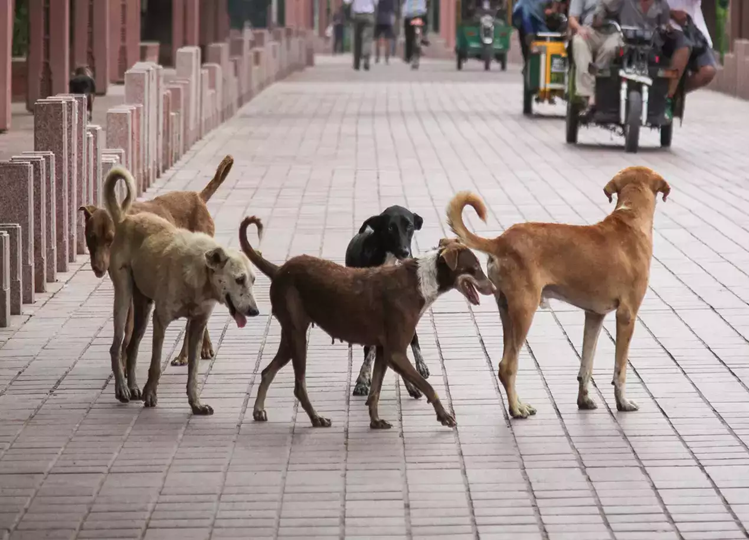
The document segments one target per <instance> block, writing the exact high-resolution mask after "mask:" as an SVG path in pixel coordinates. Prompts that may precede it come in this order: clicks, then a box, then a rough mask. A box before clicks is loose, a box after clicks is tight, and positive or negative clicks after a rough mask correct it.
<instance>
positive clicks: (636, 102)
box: [624, 90, 642, 154]
mask: <svg viewBox="0 0 749 540" xmlns="http://www.w3.org/2000/svg"><path fill="white" fill-rule="evenodd" d="M627 109H628V110H627V124H626V125H625V126H624V151H625V152H627V153H628V154H636V153H637V150H638V149H639V146H640V123H641V122H642V94H640V92H639V90H632V91H630V93H629V96H627Z"/></svg>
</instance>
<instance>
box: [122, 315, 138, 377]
mask: <svg viewBox="0 0 749 540" xmlns="http://www.w3.org/2000/svg"><path fill="white" fill-rule="evenodd" d="M134 317H135V309H134V308H133V304H132V303H131V304H130V307H129V308H128V310H127V323H126V324H125V339H123V340H122V351H121V352H120V362H121V363H122V369H123V370H125V378H127V377H128V376H129V375H128V373H127V347H128V345H129V344H130V339H132V336H133V325H134V324H135V322H134Z"/></svg>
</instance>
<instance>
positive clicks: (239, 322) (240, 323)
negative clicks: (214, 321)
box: [234, 312, 247, 328]
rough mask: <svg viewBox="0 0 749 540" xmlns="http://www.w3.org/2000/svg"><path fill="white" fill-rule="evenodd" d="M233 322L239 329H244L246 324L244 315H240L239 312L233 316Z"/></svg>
mask: <svg viewBox="0 0 749 540" xmlns="http://www.w3.org/2000/svg"><path fill="white" fill-rule="evenodd" d="M234 322H236V323H237V326H238V327H239V328H244V325H245V324H247V317H245V316H244V315H242V314H241V313H239V312H236V313H235V314H234Z"/></svg>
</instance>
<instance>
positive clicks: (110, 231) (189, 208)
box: [78, 156, 234, 366]
mask: <svg viewBox="0 0 749 540" xmlns="http://www.w3.org/2000/svg"><path fill="white" fill-rule="evenodd" d="M232 165H234V159H233V158H232V157H231V156H226V157H225V158H224V159H223V160H222V161H221V163H220V164H219V166H218V168H217V169H216V174H215V175H214V177H213V179H212V180H211V181H210V182H208V184H207V185H206V186H205V187H204V188H203V191H201V192H200V193H197V192H195V191H174V192H171V193H166V194H164V195H161V196H160V197H156V198H154V199H152V200H150V201H144V202H139V201H133V203H132V205H131V206H130V209H129V211H128V212H129V213H131V214H139V213H141V212H150V213H151V214H155V215H157V216H161V217H162V218H164V219H166V220H167V221H169V222H170V223H172V224H174V225H176V226H177V227H179V228H181V229H187V230H188V231H192V232H202V233H205V234H207V235H209V236H213V234H214V232H215V228H216V227H215V225H214V223H213V218H212V217H211V213H210V212H209V211H208V207H207V206H206V203H207V202H208V200H209V199H210V198H211V197H212V196H213V194H214V193H216V190H218V188H219V186H221V184H222V183H223V182H224V180H226V177H227V176H228V175H229V172H230V171H231V168H232ZM78 210H79V211H80V212H83V216H84V219H85V220H86V245H87V246H88V252H89V254H90V255H91V269H92V270H93V271H94V274H95V275H96V277H102V276H103V275H104V274H105V273H107V271H108V270H109V257H110V249H111V247H112V242H113V241H114V231H115V226H114V222H113V221H112V218H111V216H110V215H109V212H107V211H106V210H105V209H104V208H98V207H96V206H93V205H89V206H81V207H80V208H79V209H78ZM132 331H133V311H132V309H131V310H130V313H129V314H128V321H127V330H126V331H125V340H124V341H123V343H122V359H123V361H124V360H125V351H126V349H127V346H128V343H129V342H130V334H132ZM200 357H201V358H203V359H208V358H213V344H212V343H211V337H210V336H209V335H208V329H207V328H206V331H205V336H203V345H202V347H201V352H200ZM185 364H187V334H185V341H184V343H183V345H182V351H180V353H179V356H177V358H175V359H174V360H173V361H172V365H175V366H184V365H185Z"/></svg>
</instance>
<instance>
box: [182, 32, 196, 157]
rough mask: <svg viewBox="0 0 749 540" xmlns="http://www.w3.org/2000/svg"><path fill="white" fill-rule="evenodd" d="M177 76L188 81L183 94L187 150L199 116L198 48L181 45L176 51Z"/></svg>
mask: <svg viewBox="0 0 749 540" xmlns="http://www.w3.org/2000/svg"><path fill="white" fill-rule="evenodd" d="M176 67H177V77H178V78H179V79H182V80H185V81H187V82H188V83H189V88H188V92H187V95H186V96H185V111H184V114H183V121H184V129H185V135H184V145H185V150H187V149H188V148H189V147H190V146H192V144H193V143H194V142H195V141H196V140H197V135H198V133H199V131H200V129H199V118H200V112H199V111H200V89H201V82H200V49H199V48H198V47H183V48H181V49H180V50H178V51H177V61H176Z"/></svg>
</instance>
